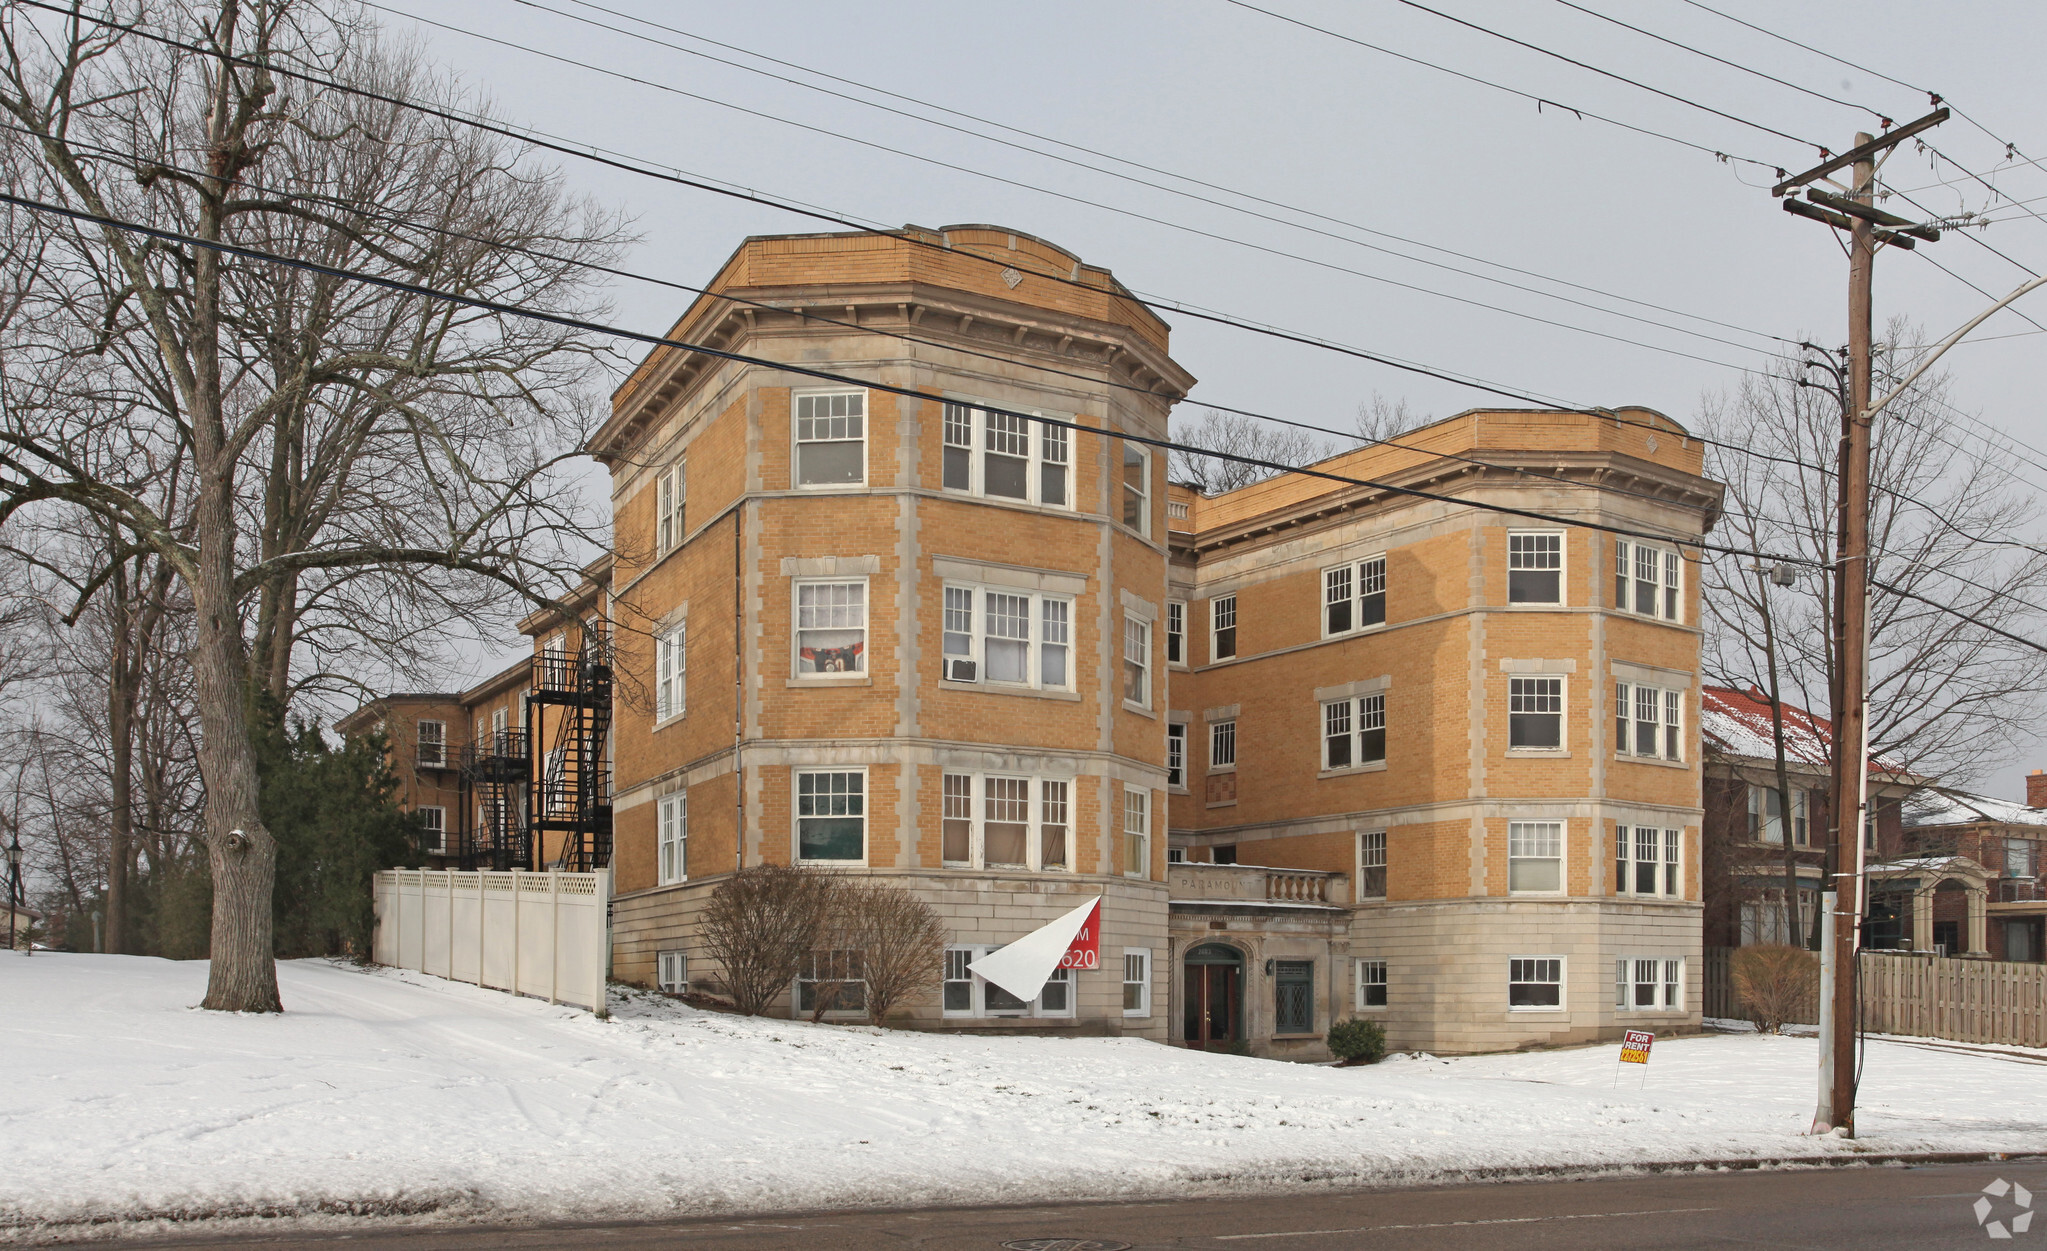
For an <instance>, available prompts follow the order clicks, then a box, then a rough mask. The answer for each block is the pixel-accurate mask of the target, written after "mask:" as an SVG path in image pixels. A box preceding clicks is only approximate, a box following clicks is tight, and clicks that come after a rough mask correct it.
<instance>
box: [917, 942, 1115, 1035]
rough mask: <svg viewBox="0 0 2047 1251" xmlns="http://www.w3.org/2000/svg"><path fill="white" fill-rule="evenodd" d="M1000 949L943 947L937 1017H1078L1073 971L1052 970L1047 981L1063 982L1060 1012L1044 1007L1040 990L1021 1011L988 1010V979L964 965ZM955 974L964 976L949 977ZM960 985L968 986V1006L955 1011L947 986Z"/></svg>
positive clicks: (1076, 980)
mask: <svg viewBox="0 0 2047 1251" xmlns="http://www.w3.org/2000/svg"><path fill="white" fill-rule="evenodd" d="M1000 950H1002V945H1001V944H999V943H997V944H985V943H948V944H946V947H945V955H944V956H943V957H941V959H942V960H943V962H944V963H943V965H942V966H941V968H940V971H939V991H938V1003H939V1015H940V1016H942V1017H947V1018H950V1019H953V1020H968V1019H973V1018H977V1017H979V1018H989V1017H1051V1018H1054V1019H1059V1020H1064V1019H1067V1018H1069V1017H1074V1016H1078V1015H1079V1005H1078V1003H1076V1000H1077V999H1078V998H1079V992H1080V979H1079V978H1077V977H1075V976H1074V971H1073V970H1072V969H1054V970H1053V971H1052V977H1051V979H1049V980H1050V981H1058V982H1064V983H1065V985H1066V1007H1065V1008H1063V1009H1057V1008H1047V1007H1046V1006H1045V992H1044V991H1043V990H1042V989H1041V990H1039V992H1038V993H1037V995H1036V996H1035V997H1034V998H1033V999H1032V1000H1031V1001H1030V1002H1029V1003H1028V1004H1025V1005H1024V1006H1023V1007H1021V1008H1000V1009H994V1008H990V1007H988V981H987V979H986V978H983V977H982V976H981V975H980V974H978V973H975V972H973V971H971V970H969V969H968V968H967V967H966V966H967V965H968V964H970V963H972V962H973V961H975V960H978V959H979V958H981V957H982V956H985V955H987V954H988V953H990V952H993V951H1000ZM954 973H964V974H965V975H966V976H964V977H957V978H956V977H953V976H952V974H954ZM960 983H965V984H966V985H967V986H968V987H969V990H968V1000H969V1006H967V1007H965V1008H954V1007H951V1006H949V1005H948V1004H947V1003H946V990H947V989H948V988H949V987H950V986H952V985H958V984H960ZM1048 985H1049V981H1048Z"/></svg>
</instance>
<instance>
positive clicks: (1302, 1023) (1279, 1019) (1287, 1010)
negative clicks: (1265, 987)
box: [1272, 960, 1315, 1034]
mask: <svg viewBox="0 0 2047 1251" xmlns="http://www.w3.org/2000/svg"><path fill="white" fill-rule="evenodd" d="M1272 1001H1273V1002H1272V1032H1273V1033H1275V1034H1311V1033H1313V1032H1314V1031H1315V962H1314V961H1312V960H1276V961H1274V962H1273V966H1272Z"/></svg>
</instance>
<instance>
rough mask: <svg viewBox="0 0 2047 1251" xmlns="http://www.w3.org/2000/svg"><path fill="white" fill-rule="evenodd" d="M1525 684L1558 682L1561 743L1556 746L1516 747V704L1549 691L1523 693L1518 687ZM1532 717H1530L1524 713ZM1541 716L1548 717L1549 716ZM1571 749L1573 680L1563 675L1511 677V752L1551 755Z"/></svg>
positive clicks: (1525, 674) (1541, 674)
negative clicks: (1516, 701)
mask: <svg viewBox="0 0 2047 1251" xmlns="http://www.w3.org/2000/svg"><path fill="white" fill-rule="evenodd" d="M1524 682H1554V683H1556V684H1557V690H1556V695H1557V708H1556V712H1555V714H1554V715H1555V716H1556V719H1557V741H1556V745H1555V746H1553V747H1531V746H1520V747H1517V746H1515V745H1514V716H1515V711H1514V701H1515V700H1516V699H1520V698H1537V697H1540V696H1543V695H1546V694H1547V693H1546V692H1540V691H1533V690H1530V691H1523V692H1517V691H1516V690H1515V689H1514V688H1515V687H1516V686H1517V685H1520V684H1521V683H1524ZM1523 715H1528V714H1523ZM1540 715H1544V716H1548V715H1551V714H1549V713H1546V712H1545V713H1542V714H1540ZM1570 748H1571V681H1570V679H1569V678H1568V677H1566V676H1565V675H1563V674H1561V673H1514V674H1509V675H1508V676H1507V750H1508V751H1509V752H1512V753H1516V754H1528V755H1538V756H1550V755H1555V754H1557V753H1559V752H1565V751H1569V750H1570Z"/></svg>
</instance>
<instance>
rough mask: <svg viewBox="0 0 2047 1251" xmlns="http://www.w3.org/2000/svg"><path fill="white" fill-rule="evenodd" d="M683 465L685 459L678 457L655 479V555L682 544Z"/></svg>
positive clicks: (662, 553)
mask: <svg viewBox="0 0 2047 1251" xmlns="http://www.w3.org/2000/svg"><path fill="white" fill-rule="evenodd" d="M685 464H687V460H686V458H683V457H677V458H676V461H675V463H674V464H672V465H670V466H669V467H668V468H666V469H664V470H662V471H661V472H660V473H659V474H658V475H656V476H655V478H654V555H655V556H656V557H657V558H658V557H661V556H666V555H667V554H668V553H670V552H672V551H674V550H675V549H676V548H678V547H681V546H682V540H683V537H684V534H683V518H684V516H685V515H686V511H687V505H688V500H687V498H686V496H687V492H688V490H689V486H688V480H687V478H686V477H685V475H684V473H683V466H684V465H685Z"/></svg>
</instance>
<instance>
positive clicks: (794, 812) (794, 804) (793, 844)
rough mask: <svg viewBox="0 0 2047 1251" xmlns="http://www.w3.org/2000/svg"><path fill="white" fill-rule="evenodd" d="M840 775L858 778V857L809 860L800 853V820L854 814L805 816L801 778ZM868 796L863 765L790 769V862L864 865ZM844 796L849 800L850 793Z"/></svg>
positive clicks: (801, 844) (801, 822) (801, 832)
mask: <svg viewBox="0 0 2047 1251" xmlns="http://www.w3.org/2000/svg"><path fill="white" fill-rule="evenodd" d="M841 775H844V776H850V777H857V778H859V779H860V791H859V799H860V804H859V807H860V811H859V813H858V814H857V815H858V816H859V818H860V854H859V855H858V856H856V857H852V858H849V859H839V858H828V859H820V858H814V857H811V856H806V855H804V854H803V821H804V818H805V817H806V816H809V817H810V818H812V819H813V820H815V819H819V818H826V817H831V816H834V815H845V816H853V815H856V814H853V813H845V814H833V813H808V814H806V813H805V812H804V811H803V803H804V795H803V779H804V778H807V777H836V776H841ZM871 793H872V792H871V791H870V789H869V788H868V785H867V769H866V766H864V765H849V766H847V767H844V768H836V769H792V770H790V771H789V813H790V819H789V855H790V857H791V858H792V859H793V860H794V861H795V862H796V863H798V864H823V865H854V866H859V865H864V864H866V863H867V845H868V844H867V835H868V833H869V832H870V831H869V828H868V824H867V818H868V812H867V798H868V796H869V795H870V794H871ZM847 794H848V797H849V798H850V797H851V792H847Z"/></svg>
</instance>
